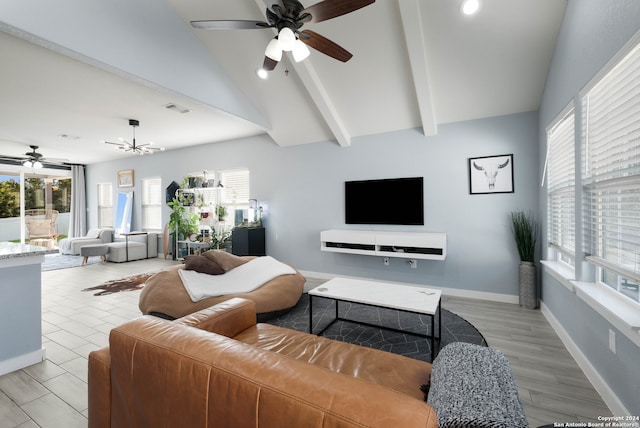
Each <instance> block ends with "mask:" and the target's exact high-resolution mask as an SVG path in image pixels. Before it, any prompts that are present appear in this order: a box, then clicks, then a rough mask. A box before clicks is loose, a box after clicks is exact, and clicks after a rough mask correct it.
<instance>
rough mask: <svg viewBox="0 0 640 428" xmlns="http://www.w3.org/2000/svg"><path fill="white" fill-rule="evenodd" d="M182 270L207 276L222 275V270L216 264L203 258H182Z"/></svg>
mask: <svg viewBox="0 0 640 428" xmlns="http://www.w3.org/2000/svg"><path fill="white" fill-rule="evenodd" d="M184 268H185V269H186V270H195V271H196V272H198V273H206V274H209V275H222V274H223V273H224V269H222V268H221V267H220V265H219V264H218V263H216V262H214V261H213V260H211V259H209V258H208V257H204V256H186V257H185V258H184Z"/></svg>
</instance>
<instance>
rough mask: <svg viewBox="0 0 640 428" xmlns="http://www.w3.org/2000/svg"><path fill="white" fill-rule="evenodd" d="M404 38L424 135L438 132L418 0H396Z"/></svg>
mask: <svg viewBox="0 0 640 428" xmlns="http://www.w3.org/2000/svg"><path fill="white" fill-rule="evenodd" d="M398 7H399V8H400V17H401V19H402V28H403V29H404V38H405V41H406V43H407V50H408V52H409V63H410V65H411V73H412V76H413V84H414V86H415V89H416V91H415V92H416V97H417V98H418V108H419V109H420V118H421V120H422V130H423V132H424V135H426V136H431V135H436V134H437V133H438V124H437V122H436V116H435V109H434V106H433V94H432V93H431V84H430V79H429V62H428V58H427V51H426V45H425V38H424V31H423V29H422V28H423V27H422V19H421V13H420V0H398Z"/></svg>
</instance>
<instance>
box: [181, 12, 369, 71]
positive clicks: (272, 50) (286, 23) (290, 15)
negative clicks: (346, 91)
mask: <svg viewBox="0 0 640 428" xmlns="http://www.w3.org/2000/svg"><path fill="white" fill-rule="evenodd" d="M265 3H266V4H267V22H264V21H248V20H206V21H191V26H192V27H193V28H200V29H208V30H252V29H265V28H275V29H276V30H277V31H278V35H277V36H276V37H275V38H274V39H273V40H271V41H270V42H269V44H268V45H267V49H266V51H265V58H264V63H263V66H262V68H263V69H264V70H267V71H271V70H273V69H274V68H275V67H276V65H278V62H279V61H280V59H281V58H282V52H283V51H284V52H289V51H290V52H291V54H292V55H293V59H294V60H295V61H296V62H299V61H302V60H303V59H305V58H306V57H307V56H309V49H308V48H307V46H311V47H312V48H314V49H316V50H318V51H320V52H322V53H323V54H325V55H328V56H330V57H332V58H335V59H337V60H339V61H342V62H347V61H349V60H350V59H351V57H352V56H353V55H352V54H351V53H349V52H348V51H347V50H346V49H344V48H343V47H342V46H340V45H338V44H336V43H334V42H332V41H331V40H329V39H327V38H326V37H324V36H321V35H320V34H318V33H316V32H315V31H311V30H300V29H301V28H302V26H303V25H304V24H307V23H309V24H311V23H316V22H322V21H326V20H328V19H332V18H336V17H338V16H342V15H346V14H347V13H351V12H353V11H355V10H358V9H360V8H363V7H365V6H368V5H370V4H372V3H375V0H324V1H321V2H319V3H316V4H314V5H312V6H309V7H307V8H305V7H304V6H303V5H302V4H301V3H300V2H299V1H297V0H265ZM269 3H271V6H270V7H269Z"/></svg>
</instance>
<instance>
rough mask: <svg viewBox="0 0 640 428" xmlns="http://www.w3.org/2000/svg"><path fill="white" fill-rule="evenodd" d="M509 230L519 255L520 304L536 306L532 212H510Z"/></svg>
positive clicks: (531, 307)
mask: <svg viewBox="0 0 640 428" xmlns="http://www.w3.org/2000/svg"><path fill="white" fill-rule="evenodd" d="M511 231H512V232H513V238H514V240H515V241H516V247H517V248H518V255H519V256H520V273H519V279H520V306H522V307H524V308H527V309H535V308H537V307H538V287H537V280H536V265H535V264H534V257H535V249H536V240H537V238H538V224H537V223H536V221H535V218H534V217H533V214H531V213H529V214H526V213H524V212H523V211H519V210H518V211H513V212H512V213H511Z"/></svg>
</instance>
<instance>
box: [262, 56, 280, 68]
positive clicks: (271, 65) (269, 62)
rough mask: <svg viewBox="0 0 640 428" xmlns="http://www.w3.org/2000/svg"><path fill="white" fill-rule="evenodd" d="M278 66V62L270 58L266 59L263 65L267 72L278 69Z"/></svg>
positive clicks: (266, 57)
mask: <svg viewBox="0 0 640 428" xmlns="http://www.w3.org/2000/svg"><path fill="white" fill-rule="evenodd" d="M276 65H278V61H276V60H273V59H271V58H269V57H268V56H265V57H264V62H263V63H262V68H263V69H264V70H266V71H271V70H273V69H274V68H276Z"/></svg>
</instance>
